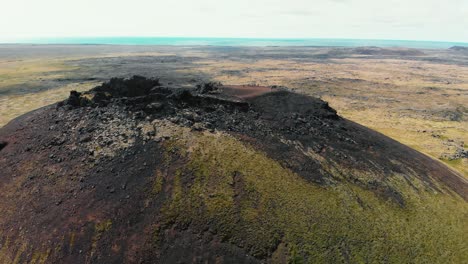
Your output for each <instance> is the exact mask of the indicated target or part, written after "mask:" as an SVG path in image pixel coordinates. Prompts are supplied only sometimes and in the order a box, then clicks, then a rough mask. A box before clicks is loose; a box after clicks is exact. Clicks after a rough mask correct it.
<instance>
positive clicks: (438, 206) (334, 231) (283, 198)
mask: <svg viewBox="0 0 468 264" xmlns="http://www.w3.org/2000/svg"><path fill="white" fill-rule="evenodd" d="M175 134H177V135H178V137H177V141H173V143H171V144H169V145H168V151H169V153H174V150H176V151H178V153H179V155H182V156H184V157H185V158H187V159H188V160H189V163H188V165H187V166H186V167H183V168H181V169H180V170H178V172H177V173H176V175H175V177H174V178H173V180H172V182H164V181H165V180H162V182H163V184H165V185H172V186H173V187H172V191H171V193H172V194H171V200H170V201H168V203H167V204H166V206H165V209H164V211H163V214H164V216H165V218H166V220H167V221H168V223H171V224H172V223H177V224H178V225H180V226H185V225H191V226H198V225H200V226H203V223H207V222H208V223H212V228H214V231H215V232H216V233H217V234H219V235H221V236H222V239H223V240H226V241H229V242H231V243H234V244H237V245H241V246H242V247H244V248H246V249H247V250H248V251H249V252H250V253H251V254H253V255H255V256H266V255H268V254H270V253H272V258H273V259H275V258H278V259H282V258H283V259H284V258H285V256H286V259H288V260H289V262H290V263H308V262H309V261H312V260H313V261H314V263H427V262H431V263H462V262H463V261H464V259H466V258H467V257H468V255H467V253H468V252H467V251H466V243H465V241H466V235H465V234H466V233H467V231H468V230H467V229H466V224H465V219H466V217H467V212H468V207H467V203H466V202H464V201H463V200H461V199H458V198H455V199H454V197H451V196H450V195H447V194H441V193H439V194H438V193H434V192H427V191H426V190H425V187H424V184H423V183H422V182H419V180H414V181H413V182H412V186H414V187H415V188H416V189H415V188H411V187H410V186H409V185H408V182H406V181H405V180H404V179H403V177H400V176H398V175H395V176H394V177H393V183H392V184H393V186H395V188H397V190H399V191H400V192H401V193H402V194H403V196H404V198H405V200H406V201H407V202H408V204H407V205H406V206H405V207H404V208H401V207H399V206H397V205H396V204H395V203H392V202H390V201H385V200H382V199H379V198H378V197H376V196H375V194H373V193H372V192H369V191H366V190H364V189H361V188H360V187H357V186H355V185H352V184H348V183H343V184H339V185H336V186H333V187H319V186H317V185H314V184H311V183H309V182H307V181H305V180H304V179H303V178H301V177H300V176H298V175H296V174H294V173H292V172H291V171H289V170H287V169H285V168H284V167H282V166H281V165H280V164H278V163H277V162H276V161H274V160H271V159H269V158H267V157H266V156H265V155H264V154H263V153H261V152H258V151H255V150H254V149H253V148H251V147H250V146H248V145H244V144H243V143H241V142H239V141H238V140H236V139H234V138H232V137H230V136H227V135H223V134H203V133H199V132H196V133H193V132H188V131H187V130H186V129H181V130H180V131H179V132H177V133H175ZM173 144H176V145H173ZM187 175H195V178H192V177H190V178H187V177H188V176H187ZM161 177H162V178H164V179H170V177H168V176H167V175H166V176H165V175H162V174H158V173H157V174H156V179H155V186H156V187H155V188H153V190H154V189H160V188H161V187H160V184H161V179H160V178H161ZM415 179H416V178H415ZM187 182H190V184H187ZM213 226H214V227H213ZM279 262H280V261H279Z"/></svg>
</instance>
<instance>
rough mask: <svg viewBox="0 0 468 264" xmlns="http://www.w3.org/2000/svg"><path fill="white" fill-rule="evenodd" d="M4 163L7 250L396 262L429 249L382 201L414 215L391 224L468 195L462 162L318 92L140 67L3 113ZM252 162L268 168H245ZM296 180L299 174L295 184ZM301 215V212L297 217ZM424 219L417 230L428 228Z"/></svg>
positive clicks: (106, 259) (81, 259) (52, 257)
mask: <svg viewBox="0 0 468 264" xmlns="http://www.w3.org/2000/svg"><path fill="white" fill-rule="evenodd" d="M221 140H224V141H221ZM193 142H203V144H205V145H202V147H197V146H200V144H202V143H193ZM213 142H221V144H218V145H216V144H215V143H213ZM223 142H224V143H223ZM196 144H198V145H196ZM233 149H234V150H236V151H232V153H231V152H230V151H231V150H233ZM217 150H219V151H220V153H222V154H221V155H219V156H217V155H214V154H213V153H218V152H217ZM210 151H212V152H210ZM233 153H235V154H233ZM210 155H211V156H210ZM244 158H245V164H244V165H242V166H239V167H235V166H237V165H235V164H237V161H238V160H239V161H240V160H244ZM257 160H258V162H257ZM249 161H255V162H253V165H251V164H250V163H249ZM206 164H208V165H206ZM210 164H211V165H210ZM256 164H258V165H256ZM260 164H267V165H260ZM261 166H263V167H261ZM0 167H1V168H2V169H1V171H0V211H1V212H2V213H1V215H0V262H2V263H10V262H12V263H26V262H32V263H191V262H194V263H206V262H207V263H215V262H216V263H218V262H219V263H222V262H224V263H258V262H275V263H284V262H288V261H289V262H291V261H295V260H297V261H306V262H307V261H312V262H314V261H317V262H330V261H331V262H353V261H356V260H359V259H360V257H361V255H360V254H361V253H360V252H370V253H362V254H364V255H365V254H373V255H372V257H370V255H369V256H368V255H365V257H366V258H367V257H369V258H370V260H371V261H370V262H373V261H372V260H374V261H377V262H380V261H381V260H382V261H385V260H388V258H389V257H390V259H391V260H402V261H403V262H404V260H405V259H406V258H408V259H412V258H414V257H415V256H413V255H412V254H413V253H414V252H419V253H420V254H422V255H423V256H424V254H426V255H427V254H428V255H427V256H432V255H433V254H432V253H430V252H429V253H428V252H425V251H424V250H432V249H427V248H426V247H424V248H422V247H421V248H417V249H414V248H413V249H412V250H409V249H407V248H408V246H407V244H405V243H411V242H408V241H407V239H406V240H405V239H403V238H402V239H401V241H400V240H399V238H398V237H395V238H392V239H394V240H391V241H389V242H388V241H387V240H386V239H390V238H389V237H388V236H392V235H388V234H387V233H386V231H385V232H384V231H382V230H383V229H382V230H380V229H377V228H376V230H374V231H372V228H370V227H369V226H368V225H371V226H372V225H376V226H377V223H378V222H379V221H378V219H379V218H378V217H379V215H385V214H384V213H382V211H379V210H384V211H383V212H387V211H388V212H391V213H389V215H391V216H389V217H395V219H398V221H400V217H401V219H406V220H402V221H410V222H408V223H407V224H404V225H403V226H400V227H398V228H400V229H398V228H396V229H394V230H393V231H389V232H390V233H392V232H393V233H395V232H396V231H395V230H397V231H398V230H401V232H402V233H405V232H406V231H405V230H406V229H405V228H406V227H405V226H408V230H409V231H408V233H411V232H413V231H411V230H413V229H409V228H410V227H411V226H413V225H415V226H418V225H419V222H417V221H420V219H419V218H417V217H414V219H413V218H411V217H412V215H417V213H412V212H413V211H414V210H416V209H414V208H419V202H420V203H421V204H424V203H428V204H429V203H432V202H433V201H436V202H437V201H440V200H441V199H442V200H443V199H448V200H447V201H452V200H453V201H455V202H453V203H454V204H455V203H456V204H457V206H458V205H460V206H462V207H461V208H462V211H463V210H466V199H467V198H468V185H467V183H466V181H465V180H464V179H462V178H461V177H460V176H459V175H457V174H456V173H454V172H452V171H451V170H449V169H448V168H447V167H445V166H444V165H442V164H441V163H439V162H437V161H434V160H432V159H430V158H429V157H427V156H425V155H423V154H421V153H419V152H417V151H415V150H413V149H410V148H408V147H406V146H404V145H402V144H400V143H398V142H396V141H394V140H392V139H390V138H388V137H385V136H383V135H381V134H379V133H377V132H375V131H372V130H370V129H367V128H365V127H363V126H360V125H358V124H356V123H353V122H351V121H349V120H346V119H344V118H341V117H340V116H338V115H337V113H336V111H335V110H334V109H332V108H331V107H330V106H329V105H328V104H327V103H326V102H324V101H322V100H320V99H317V98H312V97H309V96H305V95H302V94H298V93H293V92H291V91H289V90H287V89H285V88H277V87H255V86H254V87H250V86H229V87H227V86H226V87H225V86H222V85H221V84H219V83H207V84H203V85H199V86H198V87H194V89H181V88H168V87H165V86H164V85H162V84H161V83H160V82H159V81H158V80H157V79H146V78H144V77H138V76H135V77H133V78H131V79H118V78H116V79H112V80H110V82H108V83H104V84H103V85H101V86H99V87H96V88H94V89H92V90H90V91H89V92H85V93H78V92H71V94H70V97H69V98H68V100H66V101H64V102H60V103H58V104H55V105H51V106H48V107H44V108H41V109H38V110H36V111H34V112H31V113H28V114H26V115H23V116H21V117H19V118H17V119H15V120H13V121H12V122H10V123H9V124H8V125H6V126H5V127H3V128H2V129H1V130H0ZM244 168H245V171H244ZM278 171H279V172H281V173H277V172H278ZM283 172H284V174H283ZM257 174H258V175H270V176H271V177H270V176H268V177H270V178H271V179H276V180H272V181H271V182H269V181H268V179H270V178H268V177H267V176H265V178H264V179H263V178H261V179H260V178H259V177H260V176H258V177H257V176H255V177H253V176H252V177H251V178H249V177H250V175H257ZM288 175H289V176H288ZM223 177H227V179H228V181H227V182H226V183H224V182H223V181H222V180H220V179H224V178H223ZM275 177H280V178H275ZM288 177H289V178H288ZM229 179H231V180H229ZM257 181H258V182H257ZM290 182H294V183H295V182H297V183H300V184H299V185H297V187H294V188H295V189H294V191H291V192H290V191H289V189H286V188H288V187H287V186H289V185H290ZM255 184H258V185H255ZM272 186H277V187H272ZM282 186H284V187H282ZM270 187H271V188H272V189H271V190H270V189H269V188H270ZM282 188H284V189H282ZM304 188H312V189H310V190H315V191H310V190H309V189H304ZM317 193H323V196H320V197H319V198H317V199H315V198H314V199H313V200H312V202H310V201H309V200H308V197H309V194H310V195H317ZM286 194H287V195H288V197H285V198H284V199H283V198H280V197H283V196H281V195H286ZM302 194H303V196H299V195H302ZM296 195H297V197H298V198H297V202H291V205H289V202H288V201H289V200H288V199H296ZM200 197H202V198H200ZM300 197H302V198H300ZM314 197H315V196H314ZM321 197H323V198H321ZM330 197H331V198H330ZM333 197H341V198H336V202H333V201H334V200H333V199H335V198H333ZM343 197H346V198H343ZM420 197H425V198H420ZM439 197H442V198H439ZM281 199H283V200H281ZM332 200H333V201H332ZM295 201H296V200H295ZM307 201H309V202H307ZM415 201H418V202H415ZM443 201H445V200H443ZM224 202H226V203H224ZM302 202H303V203H304V205H302V204H301V203H302ZM328 202H330V205H328V204H327V203H328ZM322 204H323V205H322ZM437 204H438V203H437ZM308 206H315V207H313V208H316V209H317V210H316V211H313V210H312V209H310V210H311V211H307V210H309V209H307V208H309V207H308ZM354 206H356V207H354ZM429 206H432V205H431V204H429ZM437 206H438V205H437ZM437 206H434V208H439V207H437ZM283 207H284V208H286V209H287V210H291V211H292V212H295V213H294V214H292V215H291V214H289V213H287V212H286V211H287V210H284V211H281V210H282V208H283ZM335 207H336V209H334V208H335ZM442 207H443V206H442ZM213 208H214V209H213ZM382 208H384V209H382ZM385 208H386V209H385ZM430 208H432V207H430ZM451 208H452V207H451ZM319 209H320V210H322V209H323V210H324V211H323V212H328V213H330V217H329V218H326V217H325V216H324V215H321V214H317V215H316V214H315V213H314V212H322V211H320V210H319ZM428 210H429V209H424V210H423V211H422V212H421V214H422V217H421V219H424V221H425V222H426V221H427V219H430V218H431V217H432V216H431V215H432V211H428ZM431 210H432V209H431ZM434 210H436V209H434ZM437 210H438V209H437ZM335 211H336V215H335ZM342 211H343V213H341V212H342ZM426 211H427V214H428V215H427V217H426V216H425V215H424V214H425V213H426ZM418 212H419V211H418ZM435 212H437V211H435ZM273 213H274V214H273ZM465 213H466V211H465ZM272 214H273V215H272ZM361 215H362V217H361ZM434 215H438V214H437V213H435V214H434ZM308 217H311V218H310V219H309V218H308ZM320 217H322V218H320ZM369 217H375V219H374V218H369ZM434 217H435V216H434ZM440 217H445V216H440ZM457 217H458V216H457ZM296 218H297V219H296ZM281 219H286V220H284V223H286V224H284V223H283V222H281V221H283V220H281ZM366 219H367V220H366ZM408 219H411V220H408ZM450 219H452V218H450ZM296 220H297V223H298V224H297V225H298V226H301V225H302V224H305V221H309V223H308V224H307V226H309V227H310V228H308V229H304V228H305V227H304V228H299V229H297V230H296V229H294V228H295V223H296ZM348 220H349V221H351V222H347V221H348ZM340 221H344V222H340ZM366 221H370V222H369V223H366ZM373 221H375V222H373ZM383 221H385V220H383ZM392 221H393V220H392ZM392 221H390V222H392ZM398 221H396V220H395V222H398ZM411 221H413V222H411ZM439 222H440V221H439ZM442 222H443V221H442ZM330 223H336V224H337V226H331V225H329V224H330ZM374 223H375V224H374ZM398 223H400V222H398ZM405 223H406V222H405ZM357 224H359V227H358V226H357ZM325 225H326V226H325ZM348 225H349V228H348V227H346V226H348ZM355 225H356V226H355ZM321 226H323V229H321V228H322V227H321ZM423 226H424V224H422V225H421V226H420V227H418V228H415V230H416V229H419V231H414V232H423V233H422V234H423V235H426V233H427V234H430V232H436V231H437V230H436V231H430V230H425V229H424V227H423ZM312 227H313V228H316V229H313V228H312ZM326 228H329V229H326ZM343 228H348V229H346V230H345V229H343ZM360 228H363V229H360ZM382 228H385V227H382ZM433 228H436V227H433ZM342 229H343V230H345V231H341V230H342ZM311 230H313V231H311ZM317 230H318V231H317ZM421 230H422V231H421ZM321 231H323V233H324V237H320V236H318V235H315V234H320V233H321ZM340 232H343V233H340ZM345 232H346V233H345ZM373 232H375V234H374V233H373ZM454 232H455V231H454ZM325 233H326V234H325ZM304 234H305V235H304ZM307 234H310V236H306V235H307ZM444 234H446V233H444ZM380 235H382V236H383V237H382V239H381V241H382V242H376V240H374V239H377V238H378V237H379V236H380ZM449 235H451V234H449ZM449 235H447V238H446V237H443V239H445V240H448V239H451V237H450V236H449ZM454 235H456V234H454ZM422 237H423V238H424V236H422ZM378 239H380V238H378ZM375 243H377V244H375ZM378 243H381V244H378ZM417 243H419V242H417ZM371 244H372V245H373V246H372V247H374V246H375V245H378V246H375V248H377V249H374V251H373V250H370V249H369V248H370V247H371ZM308 245H309V246H308ZM450 245H451V246H452V247H453V248H450V246H448V247H449V248H448V249H447V248H445V249H444V250H451V249H453V250H457V248H456V246H453V243H452V244H450ZM314 247H315V248H317V252H318V253H314V252H315V251H314V250H315V249H314ZM441 247H442V246H441ZM411 252H413V253H411ZM364 255H363V256H364ZM455 255H456V254H455ZM393 257H395V258H393ZM461 257H463V255H461ZM423 260H424V259H423ZM390 262H392V261H390Z"/></svg>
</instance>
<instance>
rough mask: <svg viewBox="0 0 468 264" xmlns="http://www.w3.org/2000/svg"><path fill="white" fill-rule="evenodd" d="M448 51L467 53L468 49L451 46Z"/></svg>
mask: <svg viewBox="0 0 468 264" xmlns="http://www.w3.org/2000/svg"><path fill="white" fill-rule="evenodd" d="M449 49H450V50H454V51H467V52H468V47H463V46H453V47H451V48H449Z"/></svg>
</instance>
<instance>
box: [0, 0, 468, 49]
mask: <svg viewBox="0 0 468 264" xmlns="http://www.w3.org/2000/svg"><path fill="white" fill-rule="evenodd" d="M98 36H99V37H106V36H154V37H158V36H166V37H248V38H353V39H396V40H434V41H454V42H457V41H458V42H468V0H130V1H123V0H0V41H2V40H3V41H5V40H7V41H8V40H18V39H25V38H26V39H27V38H41V37H45V38H50V37H98Z"/></svg>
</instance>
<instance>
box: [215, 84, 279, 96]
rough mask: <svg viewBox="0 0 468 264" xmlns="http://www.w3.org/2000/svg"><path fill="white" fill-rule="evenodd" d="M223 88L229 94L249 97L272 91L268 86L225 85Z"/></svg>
mask: <svg viewBox="0 0 468 264" xmlns="http://www.w3.org/2000/svg"><path fill="white" fill-rule="evenodd" d="M222 90H223V92H224V93H225V94H227V95H230V96H236V97H239V98H242V99H248V98H253V97H256V96H259V95H262V94H265V93H269V92H271V91H272V88H271V87H266V86H251V85H227V86H223V88H222Z"/></svg>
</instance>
